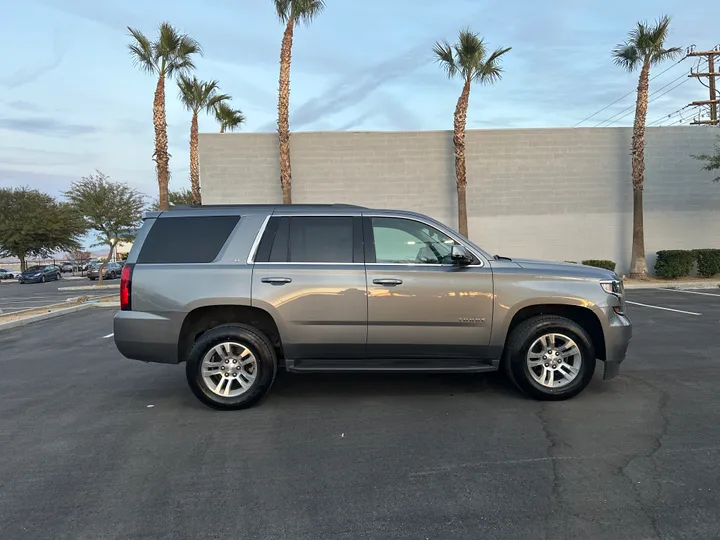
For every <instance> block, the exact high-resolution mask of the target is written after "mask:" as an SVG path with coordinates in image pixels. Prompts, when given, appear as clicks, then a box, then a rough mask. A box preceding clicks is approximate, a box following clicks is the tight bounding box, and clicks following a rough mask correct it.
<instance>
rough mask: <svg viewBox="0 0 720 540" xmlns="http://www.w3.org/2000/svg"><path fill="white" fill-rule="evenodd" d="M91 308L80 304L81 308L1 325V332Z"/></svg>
mask: <svg viewBox="0 0 720 540" xmlns="http://www.w3.org/2000/svg"><path fill="white" fill-rule="evenodd" d="M91 307H92V304H80V305H79V306H72V307H69V308H63V309H58V310H55V311H51V312H50V313H40V314H38V315H33V316H32V317H26V318H24V319H19V320H17V321H10V322H6V323H0V331H3V330H9V329H11V328H17V327H18V326H25V325H26V324H30V323H34V322H38V321H46V320H48V319H54V318H55V317H60V316H62V315H67V314H70V313H76V312H78V311H82V310H84V309H88V308H91Z"/></svg>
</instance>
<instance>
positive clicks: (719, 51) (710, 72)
mask: <svg viewBox="0 0 720 540" xmlns="http://www.w3.org/2000/svg"><path fill="white" fill-rule="evenodd" d="M689 56H697V57H706V58H707V60H706V62H707V72H706V73H702V72H701V70H700V68H699V67H698V70H697V71H696V72H695V73H693V72H692V70H691V71H690V77H692V78H696V79H697V80H699V81H700V78H707V79H708V83H709V84H707V85H703V86H707V88H708V90H709V94H710V96H709V97H710V99H708V100H707V101H693V102H692V103H690V105H708V106H709V109H710V119H709V120H700V119H698V120H696V121H695V122H693V124H709V125H711V126H717V125H718V124H720V119H718V105H719V104H720V96H718V91H717V89H716V81H715V79H717V78H718V77H720V72H718V71H715V57H716V56H717V57H718V59H720V46H716V47H715V49H713V50H712V51H703V52H695V51H693V52H692V53H690V55H689ZM698 64H699V62H698ZM700 82H702V81H700Z"/></svg>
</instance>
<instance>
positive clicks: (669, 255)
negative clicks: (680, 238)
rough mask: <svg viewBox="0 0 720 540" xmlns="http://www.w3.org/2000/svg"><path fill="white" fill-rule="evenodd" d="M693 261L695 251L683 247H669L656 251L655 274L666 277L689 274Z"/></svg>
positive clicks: (675, 277) (671, 277)
mask: <svg viewBox="0 0 720 540" xmlns="http://www.w3.org/2000/svg"><path fill="white" fill-rule="evenodd" d="M694 262H695V252H694V251H689V250H685V249H669V250H665V251H658V252H657V260H656V261H655V274H656V275H658V276H660V277H662V278H666V279H677V278H679V277H685V276H689V275H690V272H691V271H692V267H693V263H694Z"/></svg>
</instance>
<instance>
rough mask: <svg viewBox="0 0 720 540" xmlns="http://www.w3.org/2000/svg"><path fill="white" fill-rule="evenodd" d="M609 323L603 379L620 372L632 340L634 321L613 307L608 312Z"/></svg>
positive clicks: (606, 329)
mask: <svg viewBox="0 0 720 540" xmlns="http://www.w3.org/2000/svg"><path fill="white" fill-rule="evenodd" d="M607 317H608V322H609V325H608V326H607V327H606V328H605V371H604V373H603V379H605V380H607V379H612V378H613V377H615V376H616V375H617V374H618V373H619V372H620V364H621V363H622V361H623V360H625V355H626V354H627V349H628V345H629V344H630V341H631V340H632V322H630V319H628V318H627V317H626V316H624V315H618V314H616V313H615V312H614V311H613V310H612V309H609V310H608V313H607Z"/></svg>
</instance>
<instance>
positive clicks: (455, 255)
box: [450, 244, 472, 264]
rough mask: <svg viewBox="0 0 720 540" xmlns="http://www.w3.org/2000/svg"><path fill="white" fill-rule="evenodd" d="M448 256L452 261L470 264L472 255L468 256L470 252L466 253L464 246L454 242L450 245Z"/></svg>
mask: <svg viewBox="0 0 720 540" xmlns="http://www.w3.org/2000/svg"><path fill="white" fill-rule="evenodd" d="M450 257H451V258H452V260H453V262H455V263H457V264H470V262H472V257H471V256H470V253H468V250H467V249H465V246H461V245H459V244H455V245H454V246H453V247H452V252H451V254H450Z"/></svg>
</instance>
